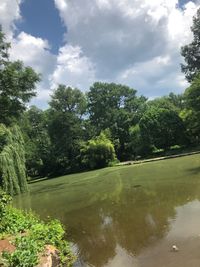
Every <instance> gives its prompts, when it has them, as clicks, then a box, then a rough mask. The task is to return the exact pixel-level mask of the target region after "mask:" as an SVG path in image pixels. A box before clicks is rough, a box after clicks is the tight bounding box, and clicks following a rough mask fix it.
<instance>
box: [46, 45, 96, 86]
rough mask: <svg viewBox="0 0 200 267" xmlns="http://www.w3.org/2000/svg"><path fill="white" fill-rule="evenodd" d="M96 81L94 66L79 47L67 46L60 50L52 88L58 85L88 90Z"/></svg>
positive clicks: (52, 78)
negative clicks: (89, 85)
mask: <svg viewBox="0 0 200 267" xmlns="http://www.w3.org/2000/svg"><path fill="white" fill-rule="evenodd" d="M94 80H95V71H94V66H93V65H92V63H91V62H90V60H89V59H88V58H87V57H86V56H84V55H83V54H82V51H81V48H80V47H79V46H72V45H65V46H64V47H61V48H60V50H59V54H58V57H57V64H56V68H55V70H54V72H53V74H52V76H51V83H52V87H56V86H57V85H58V84H66V85H68V86H73V87H78V88H80V89H82V90H85V89H87V88H88V84H92V83H93V82H94Z"/></svg>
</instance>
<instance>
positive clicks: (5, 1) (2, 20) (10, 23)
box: [0, 0, 21, 38]
mask: <svg viewBox="0 0 200 267" xmlns="http://www.w3.org/2000/svg"><path fill="white" fill-rule="evenodd" d="M20 3H21V0H1V2H0V25H2V28H3V31H4V32H5V33H6V35H7V37H9V38H11V36H12V34H13V30H14V28H15V25H14V23H15V21H17V20H19V19H20V18H21V15H20Z"/></svg>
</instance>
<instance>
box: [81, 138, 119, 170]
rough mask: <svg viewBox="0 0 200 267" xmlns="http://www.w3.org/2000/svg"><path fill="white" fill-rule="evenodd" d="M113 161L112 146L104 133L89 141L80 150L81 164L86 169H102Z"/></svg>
mask: <svg viewBox="0 0 200 267" xmlns="http://www.w3.org/2000/svg"><path fill="white" fill-rule="evenodd" d="M115 160H116V155H115V149H114V145H113V144H112V142H111V141H110V140H109V139H108V138H107V137H106V135H105V134H104V133H101V134H100V135H99V136H97V137H96V138H94V139H91V140H89V141H88V143H86V144H84V145H83V148H82V149H81V162H82V164H83V165H84V166H85V167H86V168H87V169H98V168H104V167H107V166H110V165H112V162H113V161H115Z"/></svg>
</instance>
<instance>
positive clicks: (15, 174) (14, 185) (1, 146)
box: [0, 124, 28, 195]
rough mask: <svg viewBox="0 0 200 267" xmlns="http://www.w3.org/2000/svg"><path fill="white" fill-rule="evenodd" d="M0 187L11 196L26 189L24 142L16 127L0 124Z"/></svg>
mask: <svg viewBox="0 0 200 267" xmlns="http://www.w3.org/2000/svg"><path fill="white" fill-rule="evenodd" d="M0 185H1V187H2V188H3V190H4V191H6V192H7V193H9V194H11V195H14V194H19V193H22V192H26V191H27V189H28V186H27V181H26V168H25V153H24V141H23V137H22V133H21V131H20V129H19V127H18V126H12V127H11V128H7V127H6V126H5V125H3V124H0Z"/></svg>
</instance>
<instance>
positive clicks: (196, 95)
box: [181, 74, 200, 144]
mask: <svg viewBox="0 0 200 267" xmlns="http://www.w3.org/2000/svg"><path fill="white" fill-rule="evenodd" d="M184 98H185V109H183V110H182V112H181V117H182V119H183V121H184V122H185V125H186V128H187V133H188V135H189V137H190V140H191V142H192V143H197V144H198V143H199V140H200V122H199V116H200V74H198V75H197V76H196V77H195V78H194V79H193V81H192V83H191V85H190V86H189V87H188V88H187V89H186V90H185V93H184Z"/></svg>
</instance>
